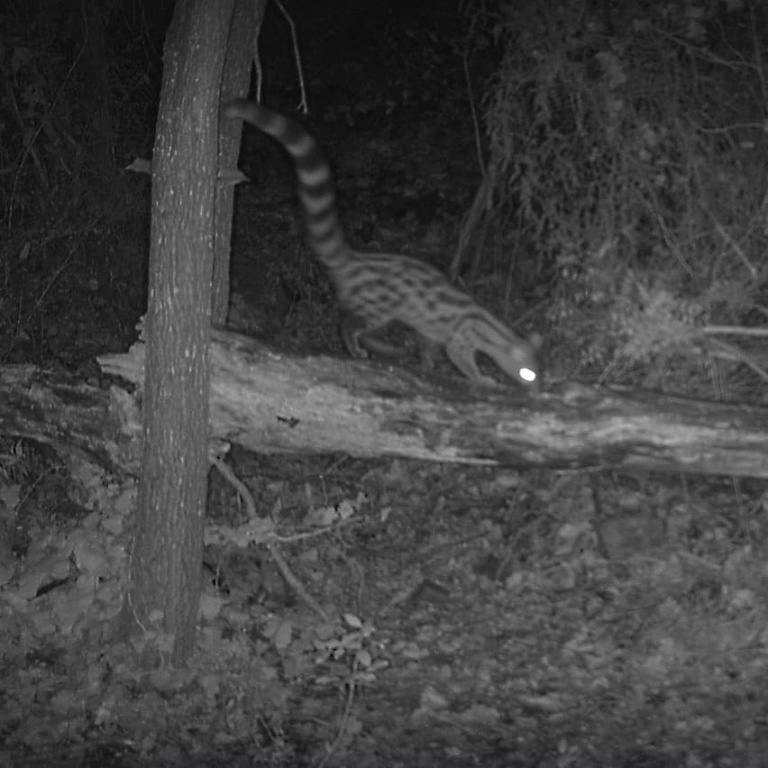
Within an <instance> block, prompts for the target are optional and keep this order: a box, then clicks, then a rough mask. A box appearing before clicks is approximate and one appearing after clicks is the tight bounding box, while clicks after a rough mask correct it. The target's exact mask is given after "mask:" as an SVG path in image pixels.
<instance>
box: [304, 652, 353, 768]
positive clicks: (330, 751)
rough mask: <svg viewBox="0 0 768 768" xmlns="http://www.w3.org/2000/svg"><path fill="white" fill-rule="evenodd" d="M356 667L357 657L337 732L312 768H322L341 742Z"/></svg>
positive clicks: (349, 705)
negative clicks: (331, 742)
mask: <svg viewBox="0 0 768 768" xmlns="http://www.w3.org/2000/svg"><path fill="white" fill-rule="evenodd" d="M357 667H358V663H357V657H355V660H354V662H353V664H352V675H351V676H350V679H349V693H347V702H346V704H345V705H344V714H343V715H342V716H341V724H340V725H339V730H338V733H337V734H336V738H335V739H334V740H333V744H331V746H330V747H328V749H327V750H326V751H325V754H324V755H323V757H322V758H321V759H320V760H318V762H317V763H315V765H314V768H323V766H324V765H325V764H326V763H327V762H328V760H329V758H330V757H331V755H332V754H333V753H334V752H335V751H336V749H337V748H338V746H339V744H341V740H342V738H343V737H344V733H345V732H346V730H347V725H348V724H349V715H350V713H351V712H352V701H353V700H354V698H355V675H356V674H357Z"/></svg>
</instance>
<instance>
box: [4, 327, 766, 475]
mask: <svg viewBox="0 0 768 768" xmlns="http://www.w3.org/2000/svg"><path fill="white" fill-rule="evenodd" d="M100 363H101V365H102V368H103V370H104V372H105V373H108V374H111V375H114V376H119V377H121V378H122V379H125V380H127V381H129V382H131V383H133V384H134V385H137V386H139V385H140V384H141V382H142V381H143V370H144V368H143V366H144V345H143V344H141V343H137V344H136V345H134V347H133V348H132V349H131V350H130V351H129V352H128V353H126V354H124V355H110V356H107V357H104V358H102V359H101V360H100ZM211 365H212V391H211V424H210V435H211V437H212V438H216V439H221V440H228V441H230V442H234V443H238V444H239V445H242V446H243V447H245V448H249V449H251V450H254V451H257V452H260V453H329V452H335V451H342V452H345V453H349V454H351V455H353V456H358V457H376V456H393V457H394V456H399V457H406V458H417V459H428V460H432V461H442V462H448V463H463V464H487V465H499V466H515V467H539V468H550V469H565V468H571V469H578V468H602V469H609V468H610V469H626V470H633V471H636V470H653V471H661V472H689V473H700V474H712V475H734V476H745V477H763V478H764V477H768V409H766V408H758V407H753V406H747V405H722V404H719V403H710V402H703V401H696V400H686V399H681V398H674V397H666V396H663V395H659V394H656V393H652V392H638V391H615V390H607V389H599V388H592V387H585V386H581V385H573V384H571V385H563V386H561V387H558V388H556V389H554V390H552V391H547V392H545V393H544V394H542V395H540V396H538V397H531V396H529V395H527V394H525V393H523V392H521V391H520V390H518V389H512V388H510V389H509V390H505V389H499V390H497V391H496V390H487V389H473V388H471V387H470V386H469V385H468V384H466V382H464V381H463V380H462V379H459V378H438V377H433V378H429V379H425V378H423V377H417V376H415V375H414V374H411V373H410V372H409V371H407V370H405V369H390V368H386V367H384V366H381V365H377V364H376V363H369V362H361V361H358V360H348V359H337V358H330V357H302V358H296V357H291V356H288V355H281V354H277V353H275V352H273V351H271V350H269V349H268V348H266V347H264V346H263V345H261V344H259V343H258V342H257V341H255V340H254V339H251V338H247V337H243V336H238V335H236V334H232V333H228V332H224V331H215V332H214V334H213V344H212V347H211ZM0 392H1V393H2V397H0V424H2V432H3V433H4V434H6V435H11V436H13V435H15V436H21V437H29V438H31V439H35V440H41V441H44V442H48V443H53V444H55V445H57V446H58V447H60V448H61V447H62V446H63V447H65V448H67V449H70V450H81V451H86V452H88V453H90V454H93V455H95V456H96V457H97V459H99V460H100V461H101V462H102V463H107V464H109V465H110V466H111V467H113V468H120V469H122V470H124V471H128V472H129V473H131V474H137V472H138V461H137V457H138V456H139V455H140V445H139V441H140V435H141V430H140V423H139V419H140V413H139V409H138V406H137V405H136V403H135V400H134V398H133V396H131V395H129V393H128V392H127V391H126V389H125V387H124V386H118V385H113V386H112V388H111V390H109V391H107V390H104V389H99V388H97V387H93V386H89V385H86V384H82V383H79V382H78V381H77V380H74V379H72V378H71V377H67V376H63V375H62V374H57V373H44V372H42V371H40V370H38V369H35V368H31V367H11V368H4V369H1V370H0Z"/></svg>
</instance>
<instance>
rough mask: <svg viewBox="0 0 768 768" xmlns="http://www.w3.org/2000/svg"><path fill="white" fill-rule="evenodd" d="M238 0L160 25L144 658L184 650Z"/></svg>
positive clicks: (141, 504) (143, 541)
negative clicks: (223, 129) (227, 61)
mask: <svg viewBox="0 0 768 768" xmlns="http://www.w3.org/2000/svg"><path fill="white" fill-rule="evenodd" d="M233 7H234V0H227V1H226V2H225V1H224V0H219V2H216V3H211V2H208V0H179V2H178V3H177V5H176V9H175V11H174V15H173V19H172V21H171V25H170V27H169V29H168V35H167V39H166V45H165V51H164V64H165V71H164V74H163V88H162V92H161V95H160V111H159V115H158V124H157V135H156V140H155V149H154V155H153V164H152V227H151V242H150V256H149V302H148V309H147V320H146V335H147V365H146V371H145V386H144V412H143V416H144V443H143V454H142V462H141V484H140V487H139V498H138V531H137V537H136V541H135V543H134V546H133V550H132V552H131V566H130V567H131V572H130V579H131V583H130V587H129V594H128V596H127V599H126V602H125V605H124V607H123V614H122V624H123V627H122V628H123V630H124V631H125V632H126V633H137V632H138V631H142V632H144V633H146V634H145V640H146V645H145V648H146V653H145V656H144V659H143V660H144V663H145V664H147V665H156V664H157V663H159V662H161V661H163V660H165V658H166V656H170V661H171V662H172V663H173V664H183V663H184V662H185V661H186V659H187V658H188V657H189V655H190V653H191V651H192V649H193V647H194V638H195V629H196V626H197V610H198V602H199V592H200V578H201V567H202V545H203V518H204V513H205V498H206V488H207V474H208V454H207V451H208V415H209V414H208V401H209V384H210V383H209V367H208V350H209V345H210V312H211V274H212V264H213V210H214V194H215V189H216V177H217V167H216V161H217V136H218V122H219V116H218V107H219V104H218V101H219V89H220V85H221V73H222V68H223V62H224V53H225V50H226V43H227V36H228V33H229V29H230V21H231V18H232V10H233Z"/></svg>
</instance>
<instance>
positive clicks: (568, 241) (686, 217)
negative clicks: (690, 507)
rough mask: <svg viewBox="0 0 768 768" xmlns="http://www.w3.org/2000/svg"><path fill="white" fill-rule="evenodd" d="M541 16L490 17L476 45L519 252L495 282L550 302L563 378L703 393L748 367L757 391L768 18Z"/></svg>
mask: <svg viewBox="0 0 768 768" xmlns="http://www.w3.org/2000/svg"><path fill="white" fill-rule="evenodd" d="M531 5H532V4H531V3H527V2H526V3H521V4H514V5H506V6H504V7H503V9H500V10H498V11H496V12H490V11H489V9H488V8H485V7H484V8H483V9H484V10H486V11H487V13H486V14H485V15H484V16H483V17H482V18H483V19H484V23H483V24H478V25H477V26H476V27H475V31H474V34H475V36H476V38H477V40H478V41H479V43H478V45H481V44H482V46H488V45H491V44H493V45H494V46H495V47H496V50H497V51H498V52H499V53H500V63H499V66H498V69H497V70H496V72H495V74H494V75H493V76H492V77H491V78H490V80H489V82H488V88H487V91H486V94H485V98H484V100H483V118H484V124H485V127H486V131H487V137H488V141H489V159H488V179H490V181H491V182H492V186H493V189H492V190H491V194H489V195H488V200H489V204H488V205H489V211H488V212H486V218H487V217H488V216H492V217H493V219H494V221H495V222H496V226H497V227H499V228H501V229H502V230H503V238H502V239H501V240H500V242H502V243H503V245H504V246H505V247H504V249H503V250H502V249H497V250H495V251H493V250H491V251H490V252H489V251H486V252H485V253H484V259H485V264H486V266H485V269H487V270H490V271H494V270H496V271H500V270H505V271H507V272H508V273H510V274H513V275H514V276H515V277H514V280H513V282H515V283H517V284H522V285H524V286H527V287H528V288H529V290H533V292H534V293H536V294H537V295H538V297H539V298H540V300H541V301H540V305H539V310H540V311H539V322H540V323H543V324H544V325H545V326H547V327H548V328H549V346H550V353H551V355H552V356H553V358H554V362H555V365H554V368H553V371H552V372H553V373H554V375H555V377H557V376H563V375H568V376H583V377H589V378H594V377H599V378H600V379H601V380H603V381H608V382H619V381H625V380H634V381H637V380H638V374H639V372H640V370H641V369H642V371H643V374H642V376H643V379H642V380H644V381H645V382H646V383H648V384H651V385H653V386H662V387H664V388H667V389H673V390H677V391H681V390H682V391H686V392H693V393H699V394H703V393H706V392H707V387H706V385H704V386H702V384H703V382H705V381H706V380H707V378H709V376H710V375H711V370H712V368H713V366H718V367H719V368H720V373H721V375H722V374H724V375H725V377H726V379H727V378H729V376H730V375H731V374H733V373H735V372H736V370H737V368H738V367H739V366H741V368H742V370H746V371H748V372H749V376H747V377H745V378H744V379H743V380H741V382H740V383H742V384H744V385H746V386H748V387H750V388H751V389H752V391H754V386H755V384H756V382H757V381H758V380H761V379H765V378H766V367H767V366H766V362H768V361H765V360H764V359H761V354H760V352H759V347H756V346H755V344H754V343H753V340H754V341H759V339H760V331H759V329H757V328H756V327H755V326H756V325H758V324H761V323H763V322H764V319H765V316H766V313H767V312H768V310H766V308H765V306H764V300H763V297H764V294H765V284H766V278H768V268H766V266H765V265H764V260H763V258H762V254H763V253H764V251H765V248H766V245H767V243H766V227H765V221H766V218H765V217H766V202H765V201H766V192H768V187H766V182H765V178H766V173H765V171H766V162H765V159H764V158H765V153H764V151H761V150H762V149H763V147H764V146H765V142H766V139H765V130H764V121H763V114H764V110H765V102H766V99H765V92H766V91H765V68H764V65H763V61H762V46H763V42H761V41H764V39H765V34H766V31H768V17H766V14H765V10H764V9H762V8H760V7H758V6H757V5H754V7H750V6H749V4H747V3H739V2H736V3H731V4H729V5H728V6H727V8H726V6H724V5H722V4H710V3H701V2H700V3H687V4H673V3H662V4H656V5H653V6H647V7H645V8H643V9H640V8H638V7H633V8H632V9H629V8H626V9H625V8H623V7H621V6H620V5H619V4H615V5H613V6H611V9H610V10H609V11H606V10H603V11H600V12H598V11H596V10H595V11H594V12H591V13H589V12H587V13H585V12H583V11H582V8H581V6H578V7H577V5H576V4H565V5H563V4H557V5H556V6H555V5H553V6H552V7H551V8H550V11H551V13H543V12H542V13H532V12H531V10H532V9H531ZM538 5H540V4H539V3H537V6H538ZM471 10H472V11H473V12H476V11H477V10H478V6H477V5H473V6H472V9H471ZM510 254H511V255H510ZM532 286H533V287H534V288H533V289H532ZM744 363H746V365H743V364H744ZM702 373H704V374H706V375H705V376H703V377H702V375H701V374H702ZM734 383H737V382H736V380H734ZM708 394H709V395H712V392H711V391H710V392H709V393H708ZM715 394H716V395H717V396H722V395H723V393H722V392H717V393H715ZM741 396H747V393H746V392H744V391H742V392H741Z"/></svg>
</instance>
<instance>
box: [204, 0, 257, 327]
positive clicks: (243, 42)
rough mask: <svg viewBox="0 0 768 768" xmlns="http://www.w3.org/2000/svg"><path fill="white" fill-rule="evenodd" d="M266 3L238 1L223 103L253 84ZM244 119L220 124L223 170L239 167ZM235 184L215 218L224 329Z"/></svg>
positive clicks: (216, 295)
mask: <svg viewBox="0 0 768 768" xmlns="http://www.w3.org/2000/svg"><path fill="white" fill-rule="evenodd" d="M266 4H267V2H266V0H236V2H235V10H234V14H233V15H232V26H231V31H230V35H229V45H228V47H227V55H226V58H225V60H224V75H223V79H222V83H221V103H222V104H225V103H226V102H228V101H231V100H232V99H234V98H237V97H243V96H247V95H248V86H249V84H250V81H251V69H252V67H251V62H252V60H253V56H254V54H255V50H256V40H257V39H258V36H259V33H260V32H261V22H262V19H263V18H264V9H265V7H266ZM242 129H243V124H242V122H241V121H240V120H223V121H222V122H221V124H220V125H219V169H220V170H226V169H234V168H237V158H238V155H239V153H240V136H241V134H242ZM234 199H235V185H234V184H229V183H221V182H220V183H219V184H218V186H217V187H216V215H215V217H214V240H213V242H214V258H213V297H212V306H211V319H212V322H213V324H214V325H218V326H223V325H224V324H225V323H226V321H227V309H228V308H229V252H230V243H231V242H232V211H233V208H234Z"/></svg>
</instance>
